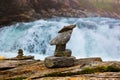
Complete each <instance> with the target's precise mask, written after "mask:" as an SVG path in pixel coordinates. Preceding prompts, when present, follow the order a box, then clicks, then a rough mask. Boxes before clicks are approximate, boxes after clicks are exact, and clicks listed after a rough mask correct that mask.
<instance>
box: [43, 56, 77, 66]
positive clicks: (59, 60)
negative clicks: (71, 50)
mask: <svg viewBox="0 0 120 80" xmlns="http://www.w3.org/2000/svg"><path fill="white" fill-rule="evenodd" d="M44 63H45V66H46V67H48V68H62V67H71V66H74V64H75V57H73V56H71V57H55V56H51V57H46V58H45V61H44Z"/></svg>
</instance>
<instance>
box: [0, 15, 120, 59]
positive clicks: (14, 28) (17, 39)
mask: <svg viewBox="0 0 120 80" xmlns="http://www.w3.org/2000/svg"><path fill="white" fill-rule="evenodd" d="M70 24H77V27H76V28H75V29H74V30H73V33H72V36H71V39H70V41H69V42H68V44H67V48H69V49H71V50H72V55H73V56H75V57H77V58H84V57H101V58H102V59H103V60H117V61H120V57H119V55H120V20H116V19H111V18H100V17H97V18H52V19H49V20H38V21H34V22H29V23H18V24H16V25H11V26H9V27H4V28H1V29H0V55H2V56H5V57H14V56H16V55H17V54H15V53H17V50H18V49H19V48H22V49H23V50H24V53H25V55H34V56H35V58H37V59H44V58H45V56H48V55H49V56H50V55H51V56H52V55H53V53H54V48H55V46H51V45H50V44H49V42H50V40H51V39H53V38H54V37H55V36H56V35H57V34H58V33H57V32H58V31H59V30H60V29H61V28H62V27H63V26H67V25H70ZM43 54H44V55H43Z"/></svg>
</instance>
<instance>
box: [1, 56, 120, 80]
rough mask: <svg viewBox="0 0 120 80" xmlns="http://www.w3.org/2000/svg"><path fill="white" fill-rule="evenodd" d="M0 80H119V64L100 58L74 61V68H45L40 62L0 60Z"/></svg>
mask: <svg viewBox="0 0 120 80" xmlns="http://www.w3.org/2000/svg"><path fill="white" fill-rule="evenodd" d="M0 79H1V80H22V79H27V80H48V79H49V80H57V79H60V80H64V79H65V80H79V79H83V80H90V79H91V80H97V79H99V80H108V79H110V80H111V79H112V80H119V79H120V62H119V61H118V62H117V61H111V62H110V61H107V62H104V61H102V60H101V58H83V59H76V60H75V66H72V67H65V68H46V67H45V65H44V62H43V61H40V60H30V59H28V60H10V59H9V60H8V59H7V60H6V59H4V60H0Z"/></svg>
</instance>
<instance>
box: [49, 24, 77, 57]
mask: <svg viewBox="0 0 120 80" xmlns="http://www.w3.org/2000/svg"><path fill="white" fill-rule="evenodd" d="M75 27H76V25H70V26H64V27H63V28H62V29H61V30H60V31H58V33H59V34H58V36H56V37H55V38H54V39H53V40H52V41H51V42H50V44H51V45H56V49H55V53H54V56H56V57H62V56H63V57H64V56H66V55H65V54H68V55H69V57H70V56H71V50H68V49H66V43H67V42H68V41H69V40H70V37H71V33H72V31H73V28H75Z"/></svg>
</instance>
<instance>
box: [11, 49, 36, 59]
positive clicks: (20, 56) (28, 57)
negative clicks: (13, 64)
mask: <svg viewBox="0 0 120 80" xmlns="http://www.w3.org/2000/svg"><path fill="white" fill-rule="evenodd" d="M11 59H15V60H28V59H34V56H24V54H23V50H22V49H19V50H18V55H17V56H16V57H15V58H11Z"/></svg>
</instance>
